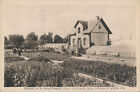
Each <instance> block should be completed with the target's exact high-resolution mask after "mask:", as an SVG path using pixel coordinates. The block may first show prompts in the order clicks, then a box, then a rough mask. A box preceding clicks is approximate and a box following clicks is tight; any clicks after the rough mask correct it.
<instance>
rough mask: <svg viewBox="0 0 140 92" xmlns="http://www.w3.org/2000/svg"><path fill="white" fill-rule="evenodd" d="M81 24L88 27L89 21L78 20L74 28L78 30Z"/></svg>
mask: <svg viewBox="0 0 140 92" xmlns="http://www.w3.org/2000/svg"><path fill="white" fill-rule="evenodd" d="M79 23H81V24H82V25H83V26H88V22H87V21H82V20H77V22H76V24H75V26H74V28H76V27H77V25H78V24H79Z"/></svg>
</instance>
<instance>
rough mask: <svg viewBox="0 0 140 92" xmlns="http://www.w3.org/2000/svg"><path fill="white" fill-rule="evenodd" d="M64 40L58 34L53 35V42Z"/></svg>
mask: <svg viewBox="0 0 140 92" xmlns="http://www.w3.org/2000/svg"><path fill="white" fill-rule="evenodd" d="M63 42H64V39H63V38H62V37H61V36H59V35H55V36H54V43H63Z"/></svg>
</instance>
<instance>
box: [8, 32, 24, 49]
mask: <svg viewBox="0 0 140 92" xmlns="http://www.w3.org/2000/svg"><path fill="white" fill-rule="evenodd" d="M9 42H10V44H11V45H14V46H15V47H17V48H20V47H21V45H22V43H23V42H24V37H23V36H22V35H9Z"/></svg>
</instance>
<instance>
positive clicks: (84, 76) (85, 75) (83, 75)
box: [78, 73, 129, 88]
mask: <svg viewBox="0 0 140 92" xmlns="http://www.w3.org/2000/svg"><path fill="white" fill-rule="evenodd" d="M78 75H79V77H83V78H85V79H86V78H87V79H91V80H92V79H93V80H95V78H96V80H97V81H98V82H99V83H102V82H103V80H102V79H100V78H97V77H93V76H90V75H87V74H84V73H78ZM106 83H108V84H110V85H111V86H112V87H118V88H120V87H121V88H129V87H128V86H124V85H121V84H117V83H114V82H111V81H106Z"/></svg>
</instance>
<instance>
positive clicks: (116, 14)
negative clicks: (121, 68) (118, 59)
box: [1, 0, 136, 41]
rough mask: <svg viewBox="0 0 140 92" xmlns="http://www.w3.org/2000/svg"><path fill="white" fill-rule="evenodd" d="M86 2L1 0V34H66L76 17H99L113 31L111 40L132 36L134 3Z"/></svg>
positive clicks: (134, 12)
mask: <svg viewBox="0 0 140 92" xmlns="http://www.w3.org/2000/svg"><path fill="white" fill-rule="evenodd" d="M60 1H61V0H60ZM66 1H67V0H66ZM86 1H89V0H86ZM86 1H85V0H83V1H81V2H80V1H73V2H58V0H57V1H53V2H52V1H48V0H28V1H27V0H11V1H10V0H3V4H2V21H1V22H2V31H3V34H4V35H5V36H8V35H11V34H21V35H24V37H26V36H27V34H28V33H30V32H35V33H36V34H37V35H38V36H40V35H42V34H44V33H46V34H47V33H48V32H53V34H54V35H55V34H58V35H60V36H62V37H65V36H66V35H67V34H69V33H70V31H71V30H72V28H73V26H74V25H75V23H76V21H77V20H85V21H86V20H87V21H88V20H93V19H96V16H100V17H102V18H103V19H104V21H105V22H106V24H107V25H108V27H109V28H110V30H111V31H112V33H113V34H112V35H111V36H110V37H111V40H112V41H117V40H119V39H127V38H129V36H130V35H132V37H133V38H135V33H136V2H129V0H127V2H126V1H124V0H116V1H118V2H116V1H115V0H112V1H114V2H111V1H110V0H107V1H109V2H106V1H104V0H102V1H103V2H99V1H100V0H99V1H97V0H92V1H91V0H90V1H89V2H86ZM120 1H121V2H120ZM132 1H133V0H132Z"/></svg>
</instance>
